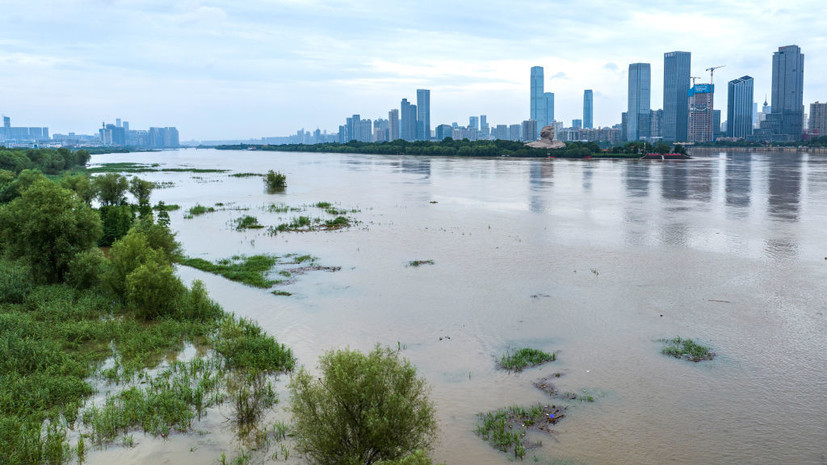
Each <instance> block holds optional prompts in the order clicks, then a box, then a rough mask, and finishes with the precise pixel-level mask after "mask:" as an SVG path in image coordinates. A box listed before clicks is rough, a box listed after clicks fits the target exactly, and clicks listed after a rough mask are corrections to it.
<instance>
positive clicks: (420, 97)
mask: <svg viewBox="0 0 827 465" xmlns="http://www.w3.org/2000/svg"><path fill="white" fill-rule="evenodd" d="M416 112H417V113H416V121H417V126H416V127H417V134H416V135H417V139H419V140H430V139H431V91H430V90H429V89H416Z"/></svg>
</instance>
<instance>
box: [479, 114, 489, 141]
mask: <svg viewBox="0 0 827 465" xmlns="http://www.w3.org/2000/svg"><path fill="white" fill-rule="evenodd" d="M489 132H490V129H489V127H488V116H486V115H480V133H481V134H482V135H483V136H484V137H488V134H489Z"/></svg>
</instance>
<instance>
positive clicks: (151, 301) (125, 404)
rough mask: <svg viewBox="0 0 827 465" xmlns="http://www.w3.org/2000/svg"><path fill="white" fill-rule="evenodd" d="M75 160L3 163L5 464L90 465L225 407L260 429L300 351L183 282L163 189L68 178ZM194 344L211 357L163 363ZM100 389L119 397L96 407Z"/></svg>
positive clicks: (0, 245)
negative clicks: (116, 444) (97, 456)
mask: <svg viewBox="0 0 827 465" xmlns="http://www.w3.org/2000/svg"><path fill="white" fill-rule="evenodd" d="M67 152H68V151H62V150H58V151H45V150H37V151H9V150H2V153H0V166H2V167H4V168H13V169H12V170H9V169H3V170H2V171H0V193H2V199H3V204H2V206H0V251H2V259H0V330H1V331H0V414H1V415H0V463H15V464H17V463H21V464H39V463H65V462H68V461H70V460H72V459H73V458H75V457H76V458H77V459H78V460H79V461H82V460H83V459H84V457H85V454H87V453H88V451H89V447H90V446H102V445H105V444H107V443H110V442H112V441H114V440H116V439H117V438H118V437H122V438H123V440H122V442H123V443H124V444H126V445H129V444H130V443H132V441H133V439H132V436H131V435H130V434H129V432H130V431H134V430H137V431H144V432H145V433H148V434H153V435H163V436H166V435H167V434H170V433H172V432H174V431H187V430H188V429H190V428H191V427H192V424H193V421H194V420H196V419H197V418H200V417H201V416H203V415H205V414H207V409H209V408H210V407H211V406H215V405H218V404H223V403H228V404H229V405H230V406H232V407H233V409H232V410H233V419H234V423H235V424H237V425H238V427H239V431H248V430H250V429H251V428H252V429H255V426H256V423H257V422H258V421H259V419H260V418H261V415H262V412H263V411H264V410H265V409H266V408H268V407H270V406H272V405H273V404H274V403H275V402H276V401H277V398H276V397H275V394H274V391H273V388H272V385H271V384H270V383H271V381H272V379H273V377H274V376H276V375H277V374H278V373H281V372H285V371H290V370H292V369H293V368H294V366H295V359H294V357H293V355H292V352H291V351H290V349H288V348H287V347H285V346H284V345H282V344H279V343H278V342H276V341H275V339H273V338H272V337H270V336H268V335H266V334H265V333H264V332H263V331H262V330H261V328H259V327H258V326H257V325H256V324H255V323H253V322H251V321H247V320H244V319H240V318H238V317H235V316H233V315H232V314H229V313H226V312H225V311H223V310H222V309H221V308H220V307H219V306H218V305H217V304H215V303H214V302H213V301H212V300H210V299H209V297H208V296H207V293H206V290H205V288H204V286H203V284H201V283H200V282H197V281H196V282H195V283H194V284H193V285H192V287H190V288H187V287H186V286H184V284H183V283H182V282H181V281H180V280H179V279H178V278H177V277H176V276H175V274H174V272H173V268H172V267H173V264H174V263H175V262H177V261H178V260H179V258H180V246H179V245H178V243H177V242H176V241H175V235H174V234H173V233H172V232H171V231H170V230H169V229H168V227H167V224H168V217H167V218H166V220H167V221H166V222H165V221H164V215H163V214H164V213H166V210H165V209H164V208H161V209H159V212H158V218H157V219H156V218H154V217H153V213H152V207H151V206H150V205H149V196H150V193H151V185H150V183H146V182H145V181H141V180H139V179H137V178H135V179H133V180H132V181H131V182H128V181H126V179H125V178H122V177H120V176H119V175H117V174H115V173H106V174H102V175H101V176H98V177H95V178H93V179H88V178H86V177H85V176H82V175H78V174H64V175H62V176H60V177H57V176H56V175H57V174H58V173H56V172H55V171H56V170H57V168H55V167H56V166H60V167H61V168H70V169H71V168H75V167H79V166H82V165H83V164H84V163H85V162H86V161H87V160H88V155H84V154H83V153H71V152H68V154H67ZM60 160H62V162H61V161H60ZM41 167H42V168H45V169H44V171H43V172H48V173H49V174H52V175H53V176H55V177H54V179H49V178H47V177H46V176H45V175H44V174H42V173H41V171H40V170H39V169H36V168H41ZM127 192H129V193H130V194H132V195H133V197H134V198H135V200H136V203H134V204H133V203H128V202H127V201H126V193H127ZM93 200H97V201H98V203H99V205H100V207H99V208H97V209H95V208H93V207H92V206H91V204H92V201H93ZM101 245H111V250H109V254H108V257H107V256H105V255H104V254H103V253H102V252H101V251H100V250H99V249H98V246H101ZM185 344H192V345H195V346H197V347H201V348H203V349H205V352H203V353H204V355H202V356H199V357H196V358H194V359H192V360H189V361H186V362H172V363H169V364H167V363H162V360H163V359H164V357H165V356H167V355H168V354H169V353H171V352H172V353H175V352H180V351H181V350H182V349H183V348H184V346H185ZM96 379H97V380H100V381H96ZM98 382H106V383H109V384H111V385H112V386H113V389H112V390H111V393H110V394H108V395H107V397H106V398H105V399H104V400H103V403H96V405H94V406H91V405H89V404H88V403H87V401H88V399H89V398H90V396H92V395H93V394H94V393H95V390H96V389H95V387H94V385H95V384H96V383H98Z"/></svg>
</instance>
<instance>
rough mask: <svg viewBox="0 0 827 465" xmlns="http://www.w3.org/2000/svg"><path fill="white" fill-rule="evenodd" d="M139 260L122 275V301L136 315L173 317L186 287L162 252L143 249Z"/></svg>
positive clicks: (143, 316) (150, 317)
mask: <svg viewBox="0 0 827 465" xmlns="http://www.w3.org/2000/svg"><path fill="white" fill-rule="evenodd" d="M142 261H143V263H142V264H140V265H139V266H138V267H137V268H135V269H134V270H133V271H132V272H130V273H129V274H128V275H127V276H126V281H125V289H126V295H125V297H126V302H127V304H129V305H130V306H132V307H133V308H134V309H135V310H136V313H137V314H138V316H140V317H142V318H144V319H146V320H154V319H156V318H158V317H161V316H175V313H176V312H177V309H178V306H179V305H180V303H181V297H182V296H183V295H184V293H185V291H186V288H185V287H184V284H182V283H181V280H180V279H178V277H177V276H175V272H173V271H172V266H170V265H169V263H168V262H167V261H166V260H165V259H164V255H163V252H161V251H158V250H152V249H147V251H146V252H145V253H144V255H143V260H142Z"/></svg>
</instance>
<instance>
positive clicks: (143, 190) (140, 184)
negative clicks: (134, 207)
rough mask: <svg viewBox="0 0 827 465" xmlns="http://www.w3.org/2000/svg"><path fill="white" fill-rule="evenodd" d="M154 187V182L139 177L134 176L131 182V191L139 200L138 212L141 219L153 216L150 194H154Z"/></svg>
mask: <svg viewBox="0 0 827 465" xmlns="http://www.w3.org/2000/svg"><path fill="white" fill-rule="evenodd" d="M153 187H155V185H154V184H152V183H151V182H149V181H144V180H143V179H141V178H139V177H134V178H132V180H131V181H130V182H129V193H130V194H132V195H133V196H134V197H135V200H137V201H138V212H139V214H140V217H141V219H145V218H152V205H151V204H150V203H149V196H150V195H151V194H152V188H153Z"/></svg>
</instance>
